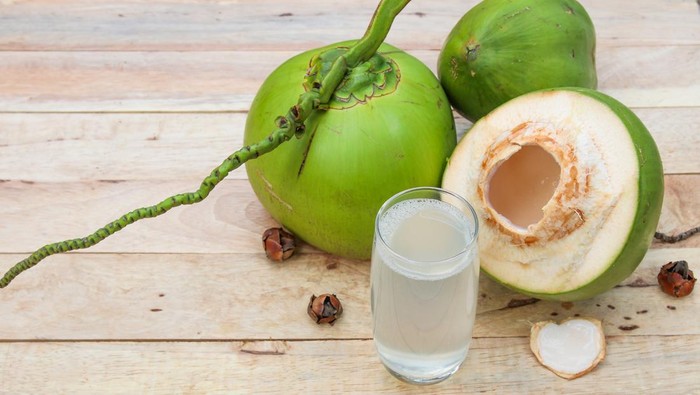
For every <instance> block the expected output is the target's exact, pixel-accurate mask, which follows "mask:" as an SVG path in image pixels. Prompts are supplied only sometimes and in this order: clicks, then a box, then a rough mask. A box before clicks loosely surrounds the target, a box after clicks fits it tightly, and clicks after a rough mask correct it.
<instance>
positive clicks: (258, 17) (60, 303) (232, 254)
mask: <svg viewBox="0 0 700 395" xmlns="http://www.w3.org/2000/svg"><path fill="white" fill-rule="evenodd" d="M476 1H477V0H467V1H463V0H446V1H440V2H436V1H433V2H428V1H426V2H419V1H413V2H411V4H410V5H409V6H408V7H407V9H406V10H404V12H403V13H402V14H401V15H400V16H399V18H398V19H397V21H396V23H395V25H394V27H393V28H392V31H391V33H390V35H389V39H388V41H389V42H390V43H392V44H394V45H398V46H399V47H401V48H404V49H406V50H408V51H409V52H410V53H412V54H414V55H415V56H417V57H418V58H419V59H420V60H422V61H423V62H424V63H425V64H426V65H428V66H429V67H430V68H431V69H432V70H435V64H436V60H437V56H438V52H439V50H440V48H441V46H442V42H443V40H444V38H445V36H446V35H447V33H448V32H449V30H450V29H451V28H452V26H453V24H454V23H455V22H456V21H457V20H458V19H459V18H460V16H461V15H462V13H463V12H464V11H465V10H466V9H468V8H469V7H471V6H473V5H474V4H476ZM581 2H582V3H583V5H584V6H585V7H586V9H587V10H588V11H589V13H590V15H591V17H592V19H593V21H594V23H595V25H596V33H597V38H598V46H597V51H596V55H597V70H598V76H599V81H600V84H599V87H600V89H601V90H602V91H604V92H606V93H608V94H611V95H613V96H614V97H616V98H617V99H619V100H621V101H622V102H623V103H625V104H626V105H628V106H630V107H632V108H633V110H634V111H635V113H637V114H638V115H639V116H640V118H641V119H642V120H643V121H644V122H645V123H646V124H647V126H648V127H649V129H650V131H651V133H652V134H653V136H654V138H655V139H656V141H657V143H658V145H659V148H660V151H661V154H662V158H663V161H664V170H665V173H666V178H665V182H666V190H665V196H664V205H663V212H662V217H661V221H660V224H659V227H658V229H659V230H660V231H663V232H668V233H676V232H679V231H683V230H685V229H687V228H689V227H692V226H697V225H699V224H700V202H699V201H698V197H700V160H698V155H697V152H698V150H700V137H698V136H700V133H698V131H700V111H699V110H698V109H699V108H700V80H698V78H697V76H698V75H700V61H698V59H700V23H699V15H700V14H698V4H697V2H696V1H694V0H639V1H635V2H634V4H631V3H630V2H625V1H602V0H581ZM376 3H377V1H376V0H357V1H353V2H348V1H340V0H329V1H325V2H320V1H310V0H298V1H294V2H289V1H280V0H232V1H228V0H225V1H215V2H214V1H201V0H155V1H141V0H129V1H121V2H111V1H98V2H95V1H92V0H0V271H4V270H6V269H7V268H9V267H10V265H12V264H14V262H16V261H17V260H19V259H22V258H23V257H24V256H25V253H28V252H30V251H31V250H34V249H35V248H37V247H39V246H41V245H42V244H44V243H48V242H53V241H57V240H60V239H64V238H71V237H78V236H84V235H85V234H87V233H89V232H92V231H94V230H95V229H96V228H97V227H99V226H101V225H103V224H104V223H106V222H107V221H111V220H113V219H114V218H116V217H118V216H120V215H122V214H123V213H124V212H125V211H127V210H131V209H133V208H135V207H140V206H144V205H148V204H153V203H156V202H157V201H158V200H160V199H161V198H163V197H165V196H167V195H170V194H174V193H180V192H185V191H189V190H192V189H194V188H196V187H197V186H198V185H199V182H200V180H201V178H202V177H203V176H204V175H206V174H208V173H209V171H210V170H211V169H212V167H213V166H216V165H218V164H219V163H220V161H221V160H222V159H223V158H224V157H225V156H227V155H228V154H230V153H231V152H233V151H234V150H235V149H237V148H238V147H239V146H240V145H241V141H242V135H243V128H244V124H245V117H246V115H247V111H248V110H249V107H250V103H251V101H252V98H253V96H254V95H255V93H256V91H257V89H258V87H259V86H260V84H261V83H262V81H263V79H264V78H265V77H266V76H267V75H268V74H269V73H270V72H271V71H272V70H274V68H275V67H277V65H279V64H280V63H282V62H283V61H284V60H286V59H287V58H289V57H290V56H292V55H294V54H296V53H299V52H300V51H303V50H307V49H309V48H314V47H318V46H320V45H323V44H328V43H332V42H336V41H340V40H345V39H350V38H357V37H359V36H360V35H361V34H362V33H363V32H364V29H365V27H366V25H367V22H368V20H369V18H370V16H371V14H372V12H373V9H374V6H375V5H376ZM290 104H292V103H290ZM457 127H458V133H459V134H463V133H464V132H465V131H466V130H467V129H468V128H469V127H470V123H469V122H467V121H465V120H464V119H462V118H460V117H457ZM275 225H276V223H275V221H274V220H273V219H272V218H270V216H269V215H268V214H267V213H266V212H265V210H264V209H263V207H262V206H261V205H260V203H259V202H258V201H257V199H256V198H255V196H254V194H253V192H252V190H251V189H250V186H249V185H248V183H247V181H246V174H245V172H244V171H243V169H239V170H237V171H235V172H234V173H233V174H232V175H231V176H230V179H229V180H226V181H224V182H222V183H221V184H220V186H219V187H217V190H216V191H214V193H212V195H211V196H210V197H209V198H208V199H207V200H205V201H204V202H202V203H200V204H198V205H196V206H190V207H181V208H178V209H176V210H173V212H171V213H169V214H167V215H166V216H164V217H161V218H158V219H154V220H149V221H142V222H139V223H136V224H134V225H132V226H131V227H130V228H129V229H127V230H125V231H122V232H119V233H117V234H116V235H114V236H112V237H110V238H109V239H108V240H106V241H104V242H103V243H101V244H100V245H98V246H96V247H94V248H92V249H90V250H88V251H80V252H77V253H71V254H65V255H60V256H54V257H50V258H48V259H47V260H45V261H43V262H42V263H41V264H39V266H37V267H35V268H33V269H32V270H30V271H29V272H27V273H24V274H23V275H22V276H20V277H18V278H17V279H16V280H15V282H13V283H12V284H11V285H10V286H9V287H8V288H6V289H3V290H0V317H3V319H1V320H0V383H2V386H1V387H0V393H11V394H16V393H46V392H47V391H50V392H51V393H59V394H60V393H67V394H68V393H69V394H81V393H85V394H93V393H154V394H159V393H162V394H171V393H188V394H189V393H193V394H199V393H265V392H271V393H281V392H284V393H338V392H348V393H359V392H362V393H382V392H390V393H395V392H401V393H403V392H406V393H414V392H420V393H445V394H450V393H476V392H495V393H567V394H578V393H585V394H588V393H670V392H674V393H676V392H677V393H682V392H686V393H687V392H689V393H694V392H698V391H700V386H698V383H697V377H696V376H697V375H696V372H697V370H698V359H697V355H698V353H700V318H699V317H698V314H697V312H698V311H700V296H698V295H700V294H699V293H698V291H697V290H696V291H695V293H693V294H691V295H690V296H688V297H686V298H683V299H675V298H672V297H670V296H667V295H665V294H663V293H662V292H661V291H660V290H659V287H658V286H657V285H656V280H655V277H656V274H657V272H658V269H659V267H660V266H661V265H662V264H664V263H666V262H668V261H671V260H679V259H685V260H687V261H688V262H689V263H690V267H691V269H693V270H695V273H696V275H697V274H698V273H700V266H698V265H699V264H700V236H696V237H694V238H691V239H689V240H686V241H684V242H682V243H678V244H674V245H668V244H664V245H662V244H659V243H656V242H655V243H654V244H653V245H652V248H651V249H650V250H649V251H648V253H647V255H646V257H645V258H644V261H643V262H642V263H641V265H640V266H639V267H638V268H637V270H636V271H635V272H634V273H633V274H632V275H631V276H630V277H629V278H628V279H626V280H625V281H624V282H623V283H622V284H621V285H620V286H618V287H616V288H614V289H612V290H610V291H608V292H606V293H604V294H602V295H599V296H598V297H596V298H593V299H591V300H587V301H581V302H575V303H573V304H562V303H556V302H547V301H534V300H531V299H529V298H527V297H525V296H522V295H519V294H517V293H514V292H512V291H509V290H507V289H505V288H503V287H502V286H500V285H499V284H497V283H495V282H494V281H492V280H490V279H488V278H486V277H484V276H482V278H481V279H480V290H479V304H478V305H479V307H478V314H477V320H476V324H475V329H474V334H475V339H474V341H473V343H472V347H471V352H470V356H469V358H468V360H467V362H466V364H465V366H464V367H463V369H461V370H460V371H459V372H458V373H457V375H456V376H455V377H453V378H452V379H450V380H449V381H447V382H445V383H443V384H440V385H438V386H434V387H428V388H416V387H411V386H407V385H405V384H402V383H400V382H399V381H397V380H395V379H394V378H393V377H391V376H390V375H389V374H388V373H386V371H385V370H384V369H383V368H382V366H381V364H380V363H379V362H378V359H377V356H376V354H375V351H374V346H373V344H372V341H371V337H372V332H371V312H370V307H369V289H368V288H369V263H368V262H364V261H351V260H346V259H340V258H337V257H333V256H331V255H328V254H325V253H322V252H320V251H318V250H317V249H315V248H313V247H311V246H309V245H306V244H304V243H301V245H300V246H299V248H298V249H297V255H296V256H295V257H294V258H293V259H292V260H290V261H288V262H285V263H284V264H275V263H271V262H269V261H268V260H267V259H266V258H265V257H264V254H263V253H262V251H261V249H262V248H261V241H260V235H261V234H262V231H263V230H264V229H265V228H267V227H270V226H275ZM322 292H335V293H336V294H338V296H339V297H340V299H341V300H342V302H343V304H344V307H345V310H344V315H343V317H342V318H341V319H340V320H339V321H338V322H337V324H336V325H335V326H333V327H330V326H318V325H316V324H315V323H313V322H312V321H311V320H310V319H309V318H308V317H307V316H306V304H307V301H308V298H309V296H310V295H311V294H312V293H316V294H318V293H322ZM577 314H578V315H581V316H593V317H596V318H600V319H602V320H603V322H604V327H605V331H606V334H607V341H608V356H607V358H606V360H605V361H604V362H603V363H602V364H601V365H600V366H599V367H598V368H597V369H596V370H594V371H593V372H592V373H590V374H589V375H587V376H584V377H582V378H580V379H578V380H575V381H571V382H570V381H566V380H562V379H560V378H558V377H556V376H554V375H553V374H552V373H550V372H549V371H548V370H546V369H544V368H542V367H541V366H539V365H538V364H537V362H536V361H535V359H534V357H533V356H532V354H531V353H530V351H529V348H528V334H529V328H530V325H531V323H532V322H535V321H540V320H547V319H555V320H558V319H563V318H566V317H570V316H574V315H577ZM669 379H670V380H669Z"/></svg>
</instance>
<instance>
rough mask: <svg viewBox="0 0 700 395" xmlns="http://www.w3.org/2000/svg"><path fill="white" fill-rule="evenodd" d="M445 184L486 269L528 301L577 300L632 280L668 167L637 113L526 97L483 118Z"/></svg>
mask: <svg viewBox="0 0 700 395" xmlns="http://www.w3.org/2000/svg"><path fill="white" fill-rule="evenodd" d="M443 186H444V187H445V188H446V189H449V190H452V191H455V192H457V193H459V194H461V195H463V196H464V197H466V198H467V200H469V201H470V202H472V204H473V206H474V208H475V210H476V212H477V214H478V216H479V219H480V222H481V224H480V233H479V253H480V258H481V268H482V269H483V270H484V272H485V273H486V274H488V275H489V276H491V277H492V278H494V279H496V280H497V281H499V282H500V283H502V284H504V285H506V286H508V287H511V288H513V289H515V290H517V291H519V292H522V293H524V294H527V295H531V296H533V297H537V298H542V299H552V300H563V301H570V300H580V299H587V298H590V297H592V296H595V295H597V294H599V293H602V292H604V291H606V290H608V289H610V288H612V287H614V286H615V285H616V284H618V283H620V282H621V281H622V280H623V279H625V278H626V277H627V276H629V275H630V274H631V273H632V272H633V271H634V269H635V268H636V267H637V265H638V264H639V262H641V260H642V258H643V257H644V255H645V253H646V251H647V249H648V247H649V245H650V244H651V241H652V237H653V235H654V230H655V229H656V226H657V223H658V220H659V216H660V213H661V204H662V199H663V169H662V164H661V158H660V156H659V151H658V149H657V147H656V144H655V143H654V140H653V138H652V137H651V135H650V134H649V132H648V130H647V129H646V128H645V127H644V125H643V124H642V122H641V121H640V120H639V118H637V117H636V116H635V115H634V113H633V112H632V111H631V110H629V109H628V108H627V107H625V106H624V105H623V104H621V103H620V102H618V101H616V100H615V99H613V98H611V97H609V96H606V95H605V94H603V93H600V92H597V91H593V90H589V89H583V88H563V89H555V90H545V91H538V92H533V93H529V94H526V95H523V96H520V97H518V98H516V99H513V100H511V101H509V102H507V103H506V104H504V105H502V106H500V107H498V108H497V109H496V110H494V111H493V112H491V113H490V114H488V115H486V116H485V117H483V118H481V119H480V120H479V121H478V122H477V123H476V124H474V126H473V127H472V129H471V130H470V131H469V132H468V133H467V134H466V135H465V136H464V138H463V139H462V140H461V141H460V142H459V144H458V145H457V148H456V149H455V152H454V154H453V155H452V157H451V159H450V162H449V165H448V166H447V168H446V170H445V174H444V178H443Z"/></svg>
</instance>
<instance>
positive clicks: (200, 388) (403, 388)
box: [0, 336, 700, 394]
mask: <svg viewBox="0 0 700 395" xmlns="http://www.w3.org/2000/svg"><path fill="white" fill-rule="evenodd" d="M607 343H608V354H607V357H606V359H605V360H604V361H603V362H602V363H601V364H600V365H599V366H598V367H597V368H596V369H595V370H594V371H592V372H591V373H589V374H588V375H586V376H583V377H581V378H579V379H576V380H573V381H567V380H564V379H562V378H559V377H556V376H555V375H554V374H552V373H551V372H550V371H549V370H547V369H545V368H543V367H542V366H540V365H539V364H538V363H537V362H536V360H535V358H534V357H533V355H532V353H531V352H530V350H529V346H528V340H527V339H526V338H515V339H478V338H477V339H474V341H473V343H472V347H471V349H470V353H469V355H468V357H467V360H466V361H465V363H464V365H463V366H462V368H461V369H460V370H459V371H458V372H457V373H456V374H455V375H454V376H453V377H451V378H450V379H448V380H447V381H444V382H443V383H440V384H437V385H434V386H429V387H415V386H410V385H407V384H404V383H402V382H400V381H398V380H396V379H395V378H393V377H392V376H391V375H390V374H389V373H387V372H386V370H384V368H383V367H382V365H381V364H380V363H379V360H378V358H377V356H376V354H375V351H374V345H373V344H372V342H371V341H357V340H355V341H304V342H267V343H264V344H259V343H255V344H251V343H240V342H231V343H229V342H222V343H218V342H217V343H201V342H197V343H103V342H100V343H9V344H2V345H0V348H2V349H3V352H2V353H0V366H3V367H5V368H4V369H2V370H1V371H0V380H1V381H2V382H3V389H5V390H8V391H9V392H10V393H42V392H44V391H45V390H46V388H47V387H50V388H51V391H52V392H53V393H70V394H83V393H95V392H100V393H104V392H108V393H111V392H118V393H158V394H160V393H163V394H169V393H231V392H235V393H268V392H271V393H278V392H280V386H284V391H283V392H286V393H367V392H371V393H380V392H382V393H383V392H392V393H393V392H400V393H431V394H438V393H439V394H453V393H455V394H456V393H464V392H469V393H477V392H499V393H542V392H544V393H567V394H590V393H632V392H641V393H688V391H689V390H690V391H691V392H692V391H693V389H696V388H697V381H696V378H697V377H696V375H695V373H696V370H695V368H696V366H695V365H693V364H692V363H688V362H689V361H695V360H696V356H697V355H698V353H699V352H700V336H663V337H609V338H608V339H607ZM258 350H260V351H259V352H257V351H258ZM622 378H624V379H622Z"/></svg>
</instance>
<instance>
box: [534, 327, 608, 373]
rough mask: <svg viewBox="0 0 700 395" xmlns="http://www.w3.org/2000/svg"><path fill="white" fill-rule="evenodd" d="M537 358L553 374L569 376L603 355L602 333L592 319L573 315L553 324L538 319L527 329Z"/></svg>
mask: <svg viewBox="0 0 700 395" xmlns="http://www.w3.org/2000/svg"><path fill="white" fill-rule="evenodd" d="M530 348H531V349H532V352H533V353H534V354H535V356H536V357H537V360H538V361H539V362H540V363H541V364H542V365H544V366H546V367H547V368H548V369H550V370H551V371H553V372H554V373H556V374H557V375H559V376H561V377H564V378H567V379H572V378H576V377H580V376H582V375H583V374H585V373H587V372H589V371H591V370H592V369H593V368H595V367H596V366H597V365H598V363H599V362H600V361H602V360H603V358H604V357H605V335H604V333H603V327H602V325H601V322H600V321H599V320H596V319H584V318H575V319H569V320H565V321H563V322H562V323H561V324H557V323H555V322H552V321H544V322H538V323H537V324H535V325H533V326H532V329H531V332H530Z"/></svg>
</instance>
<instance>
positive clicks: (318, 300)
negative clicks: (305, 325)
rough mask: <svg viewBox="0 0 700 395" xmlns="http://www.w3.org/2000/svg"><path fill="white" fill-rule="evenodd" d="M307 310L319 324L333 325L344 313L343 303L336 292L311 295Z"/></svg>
mask: <svg viewBox="0 0 700 395" xmlns="http://www.w3.org/2000/svg"><path fill="white" fill-rule="evenodd" d="M306 312H307V313H308V314H309V317H311V319H313V320H314V321H316V323H317V324H326V323H328V324H330V325H333V324H334V323H335V320H336V319H338V317H340V315H341V314H343V305H342V304H340V300H338V297H337V296H335V294H322V295H319V296H318V297H316V295H311V299H310V300H309V306H308V308H307V309H306Z"/></svg>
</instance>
